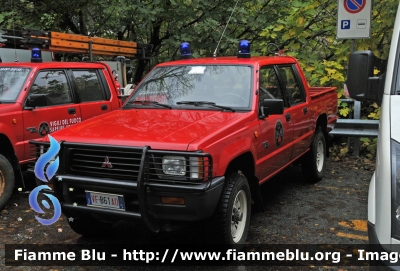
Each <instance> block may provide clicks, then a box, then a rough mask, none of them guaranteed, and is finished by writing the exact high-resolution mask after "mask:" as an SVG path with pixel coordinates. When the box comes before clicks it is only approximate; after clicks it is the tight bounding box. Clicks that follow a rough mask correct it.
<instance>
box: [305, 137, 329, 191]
mask: <svg viewBox="0 0 400 271" xmlns="http://www.w3.org/2000/svg"><path fill="white" fill-rule="evenodd" d="M325 150H326V142H325V137H324V134H323V133H322V131H321V130H317V131H316V132H315V135H314V139H313V142H312V144H311V148H310V150H309V151H308V153H307V154H306V155H305V156H304V157H303V160H302V162H301V169H302V172H303V175H304V178H305V180H306V181H307V182H309V183H317V182H319V181H320V180H321V179H322V178H323V177H324V169H325V162H326V157H325Z"/></svg>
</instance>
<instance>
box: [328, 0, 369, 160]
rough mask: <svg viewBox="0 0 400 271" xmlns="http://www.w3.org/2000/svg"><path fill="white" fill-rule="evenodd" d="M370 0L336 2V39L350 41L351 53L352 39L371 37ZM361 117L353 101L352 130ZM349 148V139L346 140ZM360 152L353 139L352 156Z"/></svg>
mask: <svg viewBox="0 0 400 271" xmlns="http://www.w3.org/2000/svg"><path fill="white" fill-rule="evenodd" d="M371 18H372V0H338V16H337V32H336V37H337V39H351V52H354V39H365V38H367V39H368V38H370V36H371ZM360 117H361V102H359V101H354V113H353V118H354V119H355V121H354V122H353V128H354V130H356V126H357V123H358V122H357V120H358V121H359V120H360ZM347 145H348V146H350V138H349V140H348V144H347ZM359 152H360V138H359V137H357V138H354V141H353V155H357V156H358V154H359Z"/></svg>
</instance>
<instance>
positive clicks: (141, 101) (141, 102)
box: [128, 100, 172, 109]
mask: <svg viewBox="0 0 400 271" xmlns="http://www.w3.org/2000/svg"><path fill="white" fill-rule="evenodd" d="M128 103H131V104H134V103H140V104H141V105H158V106H162V107H165V108H169V109H171V108H172V106H170V105H167V104H160V103H159V102H155V101H149V100H139V101H132V102H128Z"/></svg>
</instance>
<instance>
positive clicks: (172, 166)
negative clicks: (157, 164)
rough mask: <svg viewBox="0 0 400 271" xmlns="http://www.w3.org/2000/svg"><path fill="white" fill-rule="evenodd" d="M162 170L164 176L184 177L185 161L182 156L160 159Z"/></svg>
mask: <svg viewBox="0 0 400 271" xmlns="http://www.w3.org/2000/svg"><path fill="white" fill-rule="evenodd" d="M162 169H163V172H164V174H169V175H179V176H182V175H185V174H186V160H185V157H183V156H164V157H163V159H162Z"/></svg>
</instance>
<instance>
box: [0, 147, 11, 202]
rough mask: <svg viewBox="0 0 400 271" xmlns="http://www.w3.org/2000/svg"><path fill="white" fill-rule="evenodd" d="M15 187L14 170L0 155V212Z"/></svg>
mask: <svg viewBox="0 0 400 271" xmlns="http://www.w3.org/2000/svg"><path fill="white" fill-rule="evenodd" d="M14 185H15V177H14V170H13V168H12V166H11V164H10V162H9V161H8V160H7V158H5V157H4V156H3V155H1V154H0V210H2V209H3V208H4V207H5V206H6V204H7V202H8V201H9V199H10V198H11V196H12V193H13V191H14Z"/></svg>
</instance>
